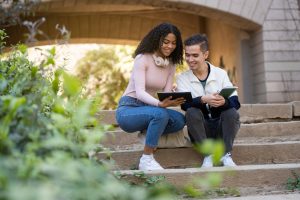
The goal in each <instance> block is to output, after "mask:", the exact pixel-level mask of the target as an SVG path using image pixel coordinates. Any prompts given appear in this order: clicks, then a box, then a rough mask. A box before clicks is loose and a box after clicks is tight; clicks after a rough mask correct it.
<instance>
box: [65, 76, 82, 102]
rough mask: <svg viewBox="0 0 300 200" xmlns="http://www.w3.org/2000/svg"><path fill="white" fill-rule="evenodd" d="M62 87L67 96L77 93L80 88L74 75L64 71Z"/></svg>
mask: <svg viewBox="0 0 300 200" xmlns="http://www.w3.org/2000/svg"><path fill="white" fill-rule="evenodd" d="M63 79H64V82H63V88H64V92H65V93H66V94H67V95H68V96H74V95H76V94H78V93H79V91H80V90H81V84H80V81H79V80H78V79H77V78H76V77H75V76H71V75H69V74H67V73H66V72H64V73H63Z"/></svg>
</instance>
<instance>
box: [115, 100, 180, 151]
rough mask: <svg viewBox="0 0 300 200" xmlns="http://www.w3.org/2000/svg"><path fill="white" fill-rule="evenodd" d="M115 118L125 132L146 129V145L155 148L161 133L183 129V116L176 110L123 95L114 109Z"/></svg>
mask: <svg viewBox="0 0 300 200" xmlns="http://www.w3.org/2000/svg"><path fill="white" fill-rule="evenodd" d="M116 120H117V122H118V124H119V126H120V127H121V128H122V129H123V130H124V131H126V132H129V133H131V132H136V131H143V130H147V134H146V145H147V146H149V147H152V148H155V147H156V146H157V145H158V140H159V138H160V136H161V135H162V134H168V133H174V132H176V131H179V130H181V129H183V127H184V125H185V117H184V115H183V114H181V113H180V112H178V111H175V110H171V109H167V108H161V107H156V106H151V105H148V104H145V103H144V102H142V101H140V100H138V99H136V98H133V97H129V96H123V97H122V98H121V99H120V101H119V106H118V108H117V111H116Z"/></svg>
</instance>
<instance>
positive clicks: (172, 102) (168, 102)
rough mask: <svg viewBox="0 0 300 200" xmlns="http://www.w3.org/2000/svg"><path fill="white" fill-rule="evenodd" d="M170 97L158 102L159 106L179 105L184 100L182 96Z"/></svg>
mask: <svg viewBox="0 0 300 200" xmlns="http://www.w3.org/2000/svg"><path fill="white" fill-rule="evenodd" d="M171 99H172V96H170V97H168V98H165V99H164V100H163V101H161V102H159V103H158V106H159V107H162V108H166V107H170V106H179V105H181V104H183V103H184V102H185V99H184V98H183V97H180V98H177V99H173V100H171Z"/></svg>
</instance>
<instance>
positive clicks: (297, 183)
mask: <svg viewBox="0 0 300 200" xmlns="http://www.w3.org/2000/svg"><path fill="white" fill-rule="evenodd" d="M292 175H293V178H288V179H287V183H286V188H287V189H288V190H292V191H295V190H300V175H299V174H297V173H296V172H295V171H292Z"/></svg>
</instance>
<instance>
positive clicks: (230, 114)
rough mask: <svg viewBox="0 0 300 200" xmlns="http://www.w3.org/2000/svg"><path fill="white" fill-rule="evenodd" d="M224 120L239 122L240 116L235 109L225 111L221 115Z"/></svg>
mask: <svg viewBox="0 0 300 200" xmlns="http://www.w3.org/2000/svg"><path fill="white" fill-rule="evenodd" d="M221 118H222V119H233V120H239V119H240V114H239V113H238V112H237V110H236V109H235V108H230V109H228V110H225V111H223V112H222V113H221Z"/></svg>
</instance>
